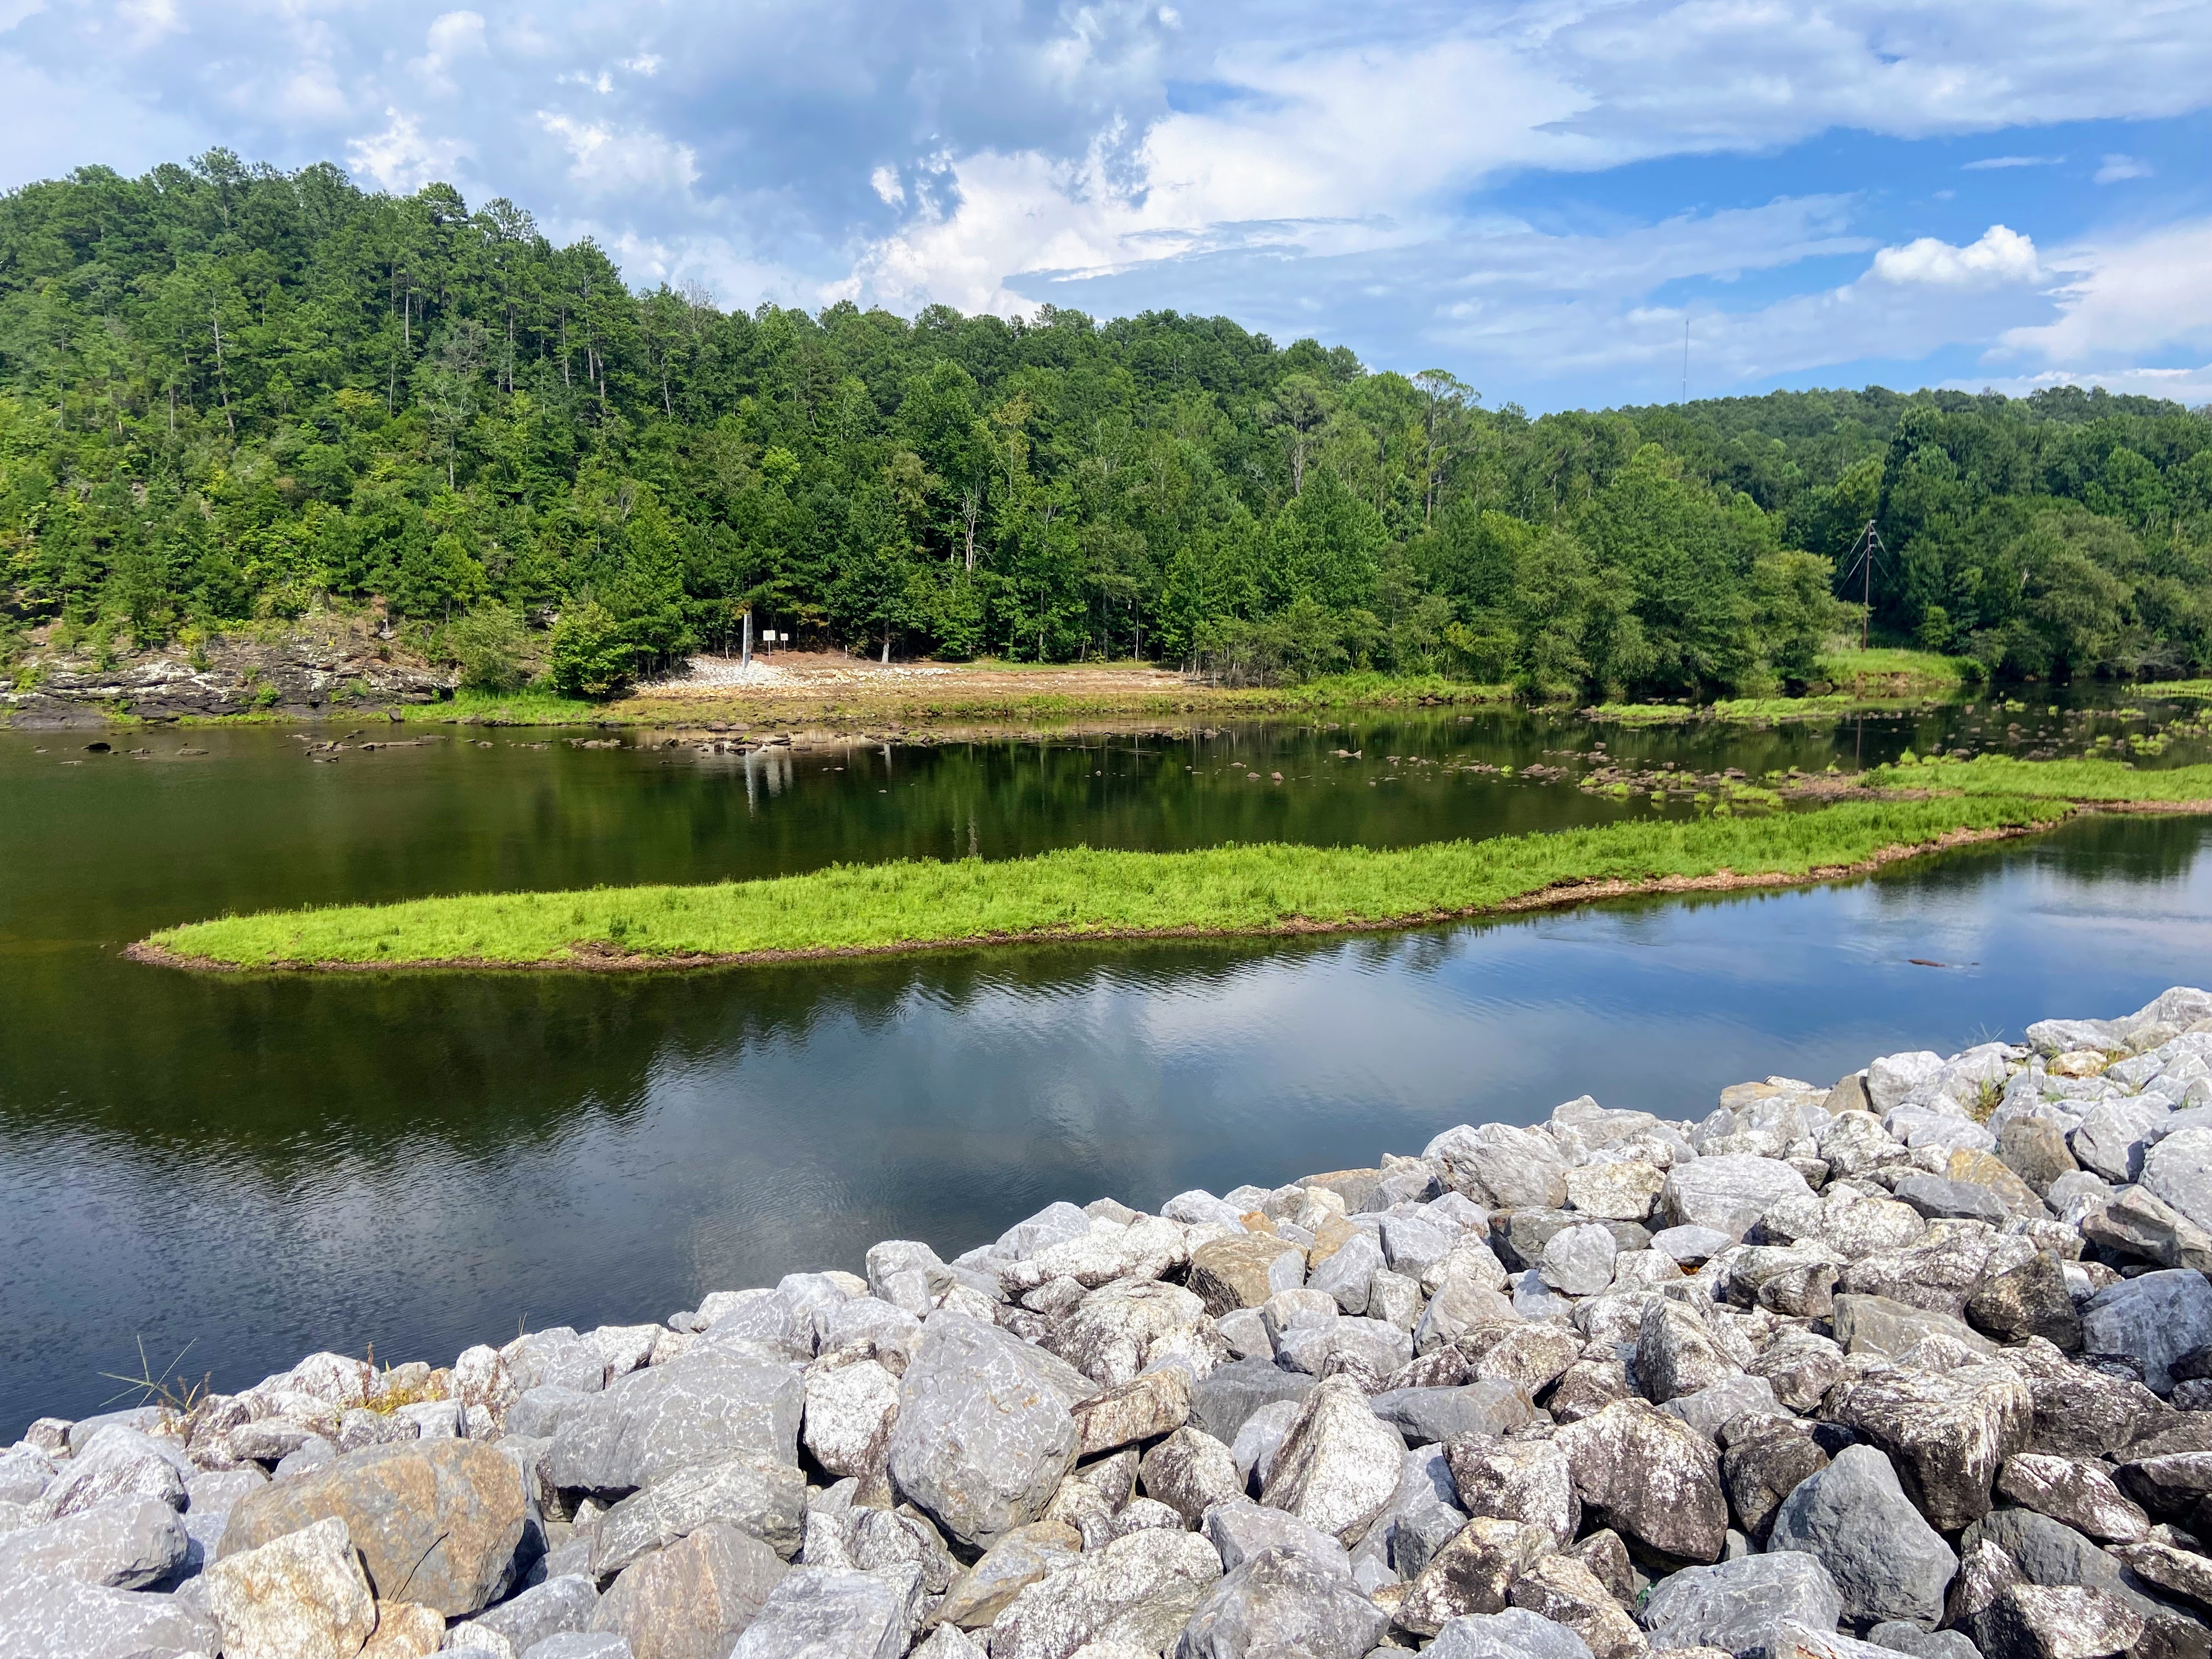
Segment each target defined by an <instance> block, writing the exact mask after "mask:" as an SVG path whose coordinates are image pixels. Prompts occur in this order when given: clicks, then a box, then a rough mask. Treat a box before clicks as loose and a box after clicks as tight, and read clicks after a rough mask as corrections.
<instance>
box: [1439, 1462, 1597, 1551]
mask: <svg viewBox="0 0 2212 1659" xmlns="http://www.w3.org/2000/svg"><path fill="white" fill-rule="evenodd" d="M1444 1463H1445V1466H1446V1467H1447V1468H1449V1469H1450V1470H1451V1477H1452V1486H1453V1488H1454V1490H1455V1491H1456V1492H1458V1493H1459V1506H1460V1507H1461V1508H1462V1509H1463V1510H1466V1511H1467V1512H1468V1514H1469V1515H1471V1516H1483V1515H1486V1516H1493V1517H1495V1518H1497V1519H1499V1520H1504V1521H1518V1522H1522V1524H1524V1525H1526V1526H1532V1527H1539V1528H1542V1529H1543V1530H1544V1531H1545V1532H1547V1533H1548V1534H1551V1538H1552V1541H1553V1544H1554V1545H1555V1546H1556V1547H1559V1548H1560V1549H1565V1547H1567V1546H1568V1545H1569V1544H1571V1543H1573V1542H1574V1541H1575V1533H1576V1530H1577V1528H1578V1527H1579V1526H1580V1525H1581V1523H1582V1515H1583V1506H1582V1500H1581V1499H1580V1498H1577V1497H1576V1496H1575V1478H1574V1471H1573V1470H1572V1469H1571V1468H1569V1467H1568V1466H1567V1458H1566V1454H1565V1452H1563V1451H1561V1450H1560V1449H1559V1447H1558V1445H1556V1444H1555V1443H1553V1442H1552V1441H1549V1440H1507V1439H1504V1438H1503V1437H1500V1436H1498V1435H1492V1434H1462V1435H1455V1436H1453V1437H1452V1438H1451V1439H1449V1440H1448V1441H1446V1442H1445V1443H1444Z"/></svg>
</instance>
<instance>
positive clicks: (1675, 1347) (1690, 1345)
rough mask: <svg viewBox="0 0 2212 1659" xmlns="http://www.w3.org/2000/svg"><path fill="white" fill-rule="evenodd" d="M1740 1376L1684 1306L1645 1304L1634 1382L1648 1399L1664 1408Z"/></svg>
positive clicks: (1739, 1370) (1663, 1302)
mask: <svg viewBox="0 0 2212 1659" xmlns="http://www.w3.org/2000/svg"><path fill="white" fill-rule="evenodd" d="M1742 1372H1743V1367H1742V1366H1741V1365H1739V1364H1736V1363H1735V1360H1734V1359H1732V1358H1729V1355H1728V1353H1727V1352H1725V1351H1724V1350H1723V1348H1722V1347H1721V1345H1720V1344H1719V1343H1718V1342H1717V1341H1716V1340H1714V1338H1713V1334H1712V1333H1711V1331H1710V1330H1709V1329H1707V1328H1706V1326H1705V1321H1704V1320H1702V1319H1700V1318H1699V1316H1698V1310H1696V1309H1695V1308H1693V1307H1692V1306H1691V1305H1690V1304H1687V1303H1686V1302H1676V1301H1673V1300H1671V1299H1669V1298H1667V1297H1660V1298H1657V1299H1655V1300H1654V1301H1652V1302H1650V1303H1648V1304H1645V1307H1644V1318H1643V1321H1642V1323H1641V1324H1640V1325H1639V1327H1638V1330H1637V1335H1636V1378H1637V1381H1638V1382H1639V1383H1642V1384H1643V1385H1644V1393H1645V1395H1648V1396H1649V1397H1650V1399H1652V1400H1653V1401H1656V1402H1658V1403H1659V1404H1661V1405H1664V1404H1665V1403H1666V1402H1667V1401H1669V1400H1672V1399H1674V1397H1675V1396H1676V1395H1685V1394H1696V1393H1697V1392H1699V1390H1700V1389H1709V1388H1711V1386H1712V1385H1713V1384H1714V1383H1720V1382H1723V1381H1725V1380H1726V1379H1728V1378H1729V1377H1731V1376H1741V1375H1742Z"/></svg>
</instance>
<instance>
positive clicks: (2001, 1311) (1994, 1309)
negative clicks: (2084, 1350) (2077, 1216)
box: [1966, 1252, 2081, 1352]
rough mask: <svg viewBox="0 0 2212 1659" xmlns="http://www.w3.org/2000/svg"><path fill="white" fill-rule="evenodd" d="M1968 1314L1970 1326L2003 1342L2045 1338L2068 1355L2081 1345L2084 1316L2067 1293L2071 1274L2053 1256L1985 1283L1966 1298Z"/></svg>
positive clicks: (2041, 1257) (2041, 1255) (2039, 1256)
mask: <svg viewBox="0 0 2212 1659" xmlns="http://www.w3.org/2000/svg"><path fill="white" fill-rule="evenodd" d="M1966 1322H1967V1323H1968V1324H1969V1325H1972V1327H1973V1328H1975V1329H1976V1330H1978V1331H1979V1332H1980V1333H1981V1334H1983V1335H1984V1336H1986V1337H1990V1338H1991V1339H1992V1340H1996V1341H1998V1342H2017V1341H2019V1340H2021V1339H2022V1338H2023V1337H2029V1336H2039V1337H2041V1338H2043V1339H2044V1340H2045V1341H2047V1342H2049V1343H2051V1345H2052V1346H2054V1347H2057V1348H2060V1349H2063V1350H2066V1351H2068V1352H2071V1351H2073V1350H2075V1349H2076V1348H2079V1347H2080V1346H2081V1314H2080V1313H2079V1312H2077V1311H2076V1310H2075V1306H2074V1298H2073V1297H2072V1296H2071V1295H2069V1293H2068V1291H2067V1288H2066V1273H2065V1270H2064V1269H2063V1267H2060V1266H2059V1264H2058V1258H2057V1256H2054V1255H2049V1254H2047V1253H2043V1252H2039V1253H2038V1254H2037V1255H2035V1257H2034V1258H2033V1260H2032V1261H2026V1262H2023V1263H2021V1265H2020V1266H2019V1267H2012V1268H2008V1269H2007V1270H2006V1271H2005V1272H2003V1273H1992V1274H1990V1276H1989V1277H1988V1278H1986V1279H1983V1280H1982V1282H1981V1283H1980V1284H1978V1285H1976V1286H1975V1287H1974V1290H1973V1293H1972V1295H1970V1296H1969V1297H1967V1298H1966Z"/></svg>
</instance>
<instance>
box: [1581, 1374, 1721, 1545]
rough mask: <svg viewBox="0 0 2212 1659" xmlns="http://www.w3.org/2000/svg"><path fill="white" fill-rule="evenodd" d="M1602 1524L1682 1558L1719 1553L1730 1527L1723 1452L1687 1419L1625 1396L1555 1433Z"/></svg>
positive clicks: (1583, 1495) (1585, 1499) (1585, 1500)
mask: <svg viewBox="0 0 2212 1659" xmlns="http://www.w3.org/2000/svg"><path fill="white" fill-rule="evenodd" d="M1553 1444H1554V1445H1556V1446H1558V1447H1559V1449H1561V1450H1562V1451H1563V1452H1565V1454H1566V1458H1567V1462H1568V1465H1569V1467H1570V1468H1572V1469H1573V1471H1574V1477H1575V1492H1576V1495H1577V1497H1579V1498H1581V1499H1582V1501H1583V1505H1584V1506H1585V1508H1586V1509H1588V1510H1593V1511H1595V1515H1596V1518H1597V1519H1598V1521H1599V1522H1600V1523H1601V1525H1605V1526H1608V1527H1611V1528H1613V1530H1615V1531H1617V1532H1620V1533H1622V1534H1626V1535H1627V1536H1629V1537H1632V1538H1634V1539H1637V1540H1638V1541H1640V1542H1642V1543H1643V1544H1644V1545H1645V1546H1646V1547H1649V1548H1650V1549H1653V1550H1656V1551H1658V1552H1659V1553H1662V1554H1664V1555H1669V1556H1674V1557H1676V1558H1678V1559H1682V1560H1685V1561H1713V1560H1717V1559H1719V1558H1720V1553H1721V1547H1722V1545H1723V1543H1724V1542H1725V1541H1726V1539H1727V1534H1728V1500H1727V1498H1725V1497H1724V1496H1723V1493H1722V1491H1721V1480H1720V1455H1719V1453H1718V1451H1717V1449H1715V1448H1714V1446H1713V1443H1711V1441H1709V1440H1707V1439H1706V1438H1705V1437H1704V1436H1703V1435H1701V1434H1699V1432H1698V1431H1696V1430H1695V1429H1692V1427H1690V1426H1689V1425H1687V1424H1686V1423H1683V1422H1681V1421H1680V1420H1678V1419H1674V1418H1671V1417H1667V1416H1663V1415H1662V1414H1661V1413H1659V1412H1658V1411H1657V1410H1656V1409H1655V1408H1654V1407H1652V1406H1651V1405H1650V1404H1649V1403H1648V1402H1647V1401H1641V1400H1620V1401H1614V1402H1613V1404H1612V1405H1610V1406H1607V1407H1605V1409H1604V1410H1602V1411H1601V1412H1598V1413H1595V1415H1594V1416H1590V1417H1585V1418H1583V1419H1582V1420H1581V1421H1580V1422H1577V1423H1571V1424H1569V1425H1567V1426H1566V1427H1565V1428H1563V1429H1561V1430H1560V1431H1559V1432H1558V1433H1557V1434H1556V1435H1554V1436H1553Z"/></svg>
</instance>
